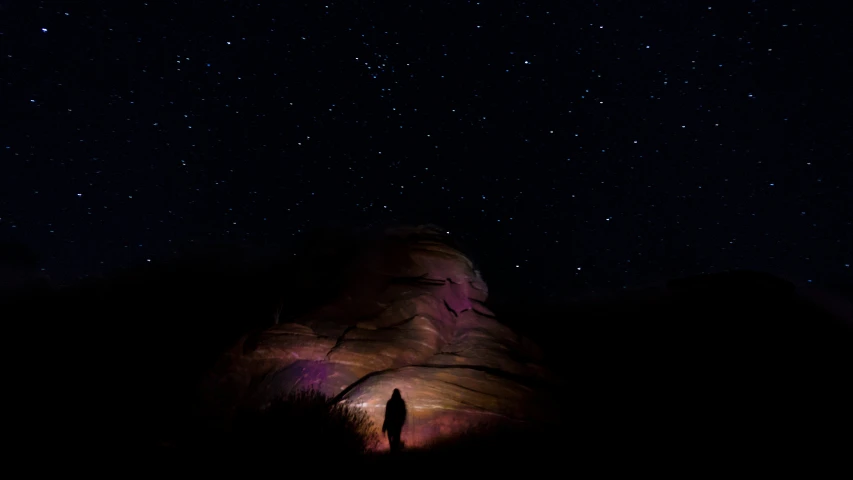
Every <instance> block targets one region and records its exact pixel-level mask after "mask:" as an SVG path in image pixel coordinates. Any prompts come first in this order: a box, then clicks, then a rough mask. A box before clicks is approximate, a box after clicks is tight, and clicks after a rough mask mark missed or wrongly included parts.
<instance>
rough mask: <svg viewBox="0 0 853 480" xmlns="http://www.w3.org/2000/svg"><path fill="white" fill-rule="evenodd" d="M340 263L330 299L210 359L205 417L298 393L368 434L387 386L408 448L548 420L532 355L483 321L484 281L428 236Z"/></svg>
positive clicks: (546, 383) (551, 411)
mask: <svg viewBox="0 0 853 480" xmlns="http://www.w3.org/2000/svg"><path fill="white" fill-rule="evenodd" d="M349 267H350V268H348V271H349V272H352V273H351V275H350V277H349V280H348V282H346V284H347V285H348V286H347V287H346V288H345V289H344V291H343V292H342V294H341V295H340V296H339V298H338V299H337V300H335V301H333V302H331V303H329V304H328V305H325V306H323V307H321V308H319V309H317V310H315V311H313V312H311V313H309V314H308V315H306V316H304V317H303V318H299V319H297V320H296V321H295V322H293V323H286V324H281V325H276V326H274V327H272V328H269V329H267V330H265V331H263V332H260V333H259V334H256V335H250V336H247V337H246V338H244V339H243V340H242V341H241V342H240V343H239V344H238V345H236V346H235V347H234V348H233V349H232V350H231V351H230V352H229V353H228V354H227V355H226V356H225V357H224V358H223V359H222V362H221V363H220V365H219V366H218V367H217V368H216V369H215V371H214V372H213V373H212V375H211V377H210V379H209V382H208V383H207V384H206V385H205V389H206V393H207V394H206V398H207V399H208V405H206V407H207V408H208V411H209V412H217V413H219V414H225V415H227V413H228V412H229V411H232V410H233V409H234V408H235V407H238V406H248V407H253V408H264V407H265V406H266V405H268V404H269V402H270V401H271V400H272V399H274V398H275V397H277V396H281V395H285V394H288V393H290V392H292V391H294V390H299V389H309V388H310V389H316V390H319V391H321V392H323V393H324V394H326V395H328V396H329V397H333V398H335V400H336V401H339V402H343V403H346V404H349V405H353V406H356V407H358V408H362V409H364V410H365V412H366V413H367V414H368V416H369V417H370V418H371V420H372V421H373V423H374V425H375V426H377V427H378V426H380V425H382V421H383V416H384V409H385V402H386V401H387V400H388V398H390V396H391V393H392V391H393V390H394V389H395V388H398V389H400V391H401V392H402V394H403V398H404V399H405V400H406V402H407V405H408V412H409V418H408V421H407V424H406V426H405V427H404V429H403V442H404V443H406V444H408V445H409V446H413V445H419V444H424V443H426V442H429V441H433V440H436V439H438V438H439V437H442V436H448V435H453V434H454V433H456V432H459V431H461V430H466V429H468V428H469V427H471V426H474V425H476V424H478V423H482V422H485V421H496V420H497V421H510V422H519V421H520V422H545V421H548V420H549V419H550V418H551V416H552V415H555V414H556V411H557V409H556V405H555V404H554V402H553V400H552V398H551V396H550V395H549V391H550V387H552V386H553V385H555V384H556V382H557V381H558V380H557V379H556V378H555V377H554V376H553V375H552V374H550V373H549V372H548V371H547V370H546V369H545V368H543V367H542V365H541V362H542V360H543V358H542V354H541V352H540V351H539V350H538V348H537V347H536V346H535V345H534V344H533V343H532V342H530V341H529V340H527V339H525V338H522V337H520V336H519V335H517V334H516V333H515V332H513V331H512V330H511V329H509V328H508V327H506V326H505V325H503V324H501V323H500V322H498V321H497V320H496V319H495V318H494V315H493V314H492V312H490V311H489V309H488V308H486V307H485V305H484V304H483V302H484V301H485V300H486V299H487V297H488V287H487V286H486V283H485V282H484V281H483V279H482V277H481V276H480V274H479V272H478V271H477V270H476V269H475V268H474V265H473V264H472V263H471V261H470V260H469V259H468V258H467V257H465V256H464V255H463V254H462V253H461V252H459V251H458V250H456V249H454V248H452V247H451V246H449V245H448V244H447V243H446V238H445V237H443V236H442V235H441V233H440V232H439V231H437V230H434V229H430V228H428V227H418V228H408V229H405V228H404V229H396V230H392V231H389V232H387V235H386V236H385V237H384V238H383V239H382V241H381V242H379V243H378V244H377V245H376V248H373V249H369V250H367V251H366V252H364V253H363V254H362V255H361V256H360V257H358V258H357V259H356V260H355V261H354V262H353V265H351V266H349ZM383 445H387V444H383Z"/></svg>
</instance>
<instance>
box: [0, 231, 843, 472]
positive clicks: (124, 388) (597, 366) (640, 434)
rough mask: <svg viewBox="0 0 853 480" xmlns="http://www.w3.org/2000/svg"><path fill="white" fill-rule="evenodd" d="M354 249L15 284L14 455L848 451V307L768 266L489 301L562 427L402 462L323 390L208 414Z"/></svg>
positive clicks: (452, 468) (224, 459) (244, 463)
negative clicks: (633, 286)
mask: <svg viewBox="0 0 853 480" xmlns="http://www.w3.org/2000/svg"><path fill="white" fill-rule="evenodd" d="M342 244H345V245H356V243H346V242H344V243H339V244H335V245H324V244H323V243H322V242H314V243H313V244H312V245H311V246H310V248H306V249H305V251H304V252H303V253H302V254H301V255H299V256H296V257H292V258H288V259H287V260H286V261H285V260H282V259H281V258H280V257H258V256H248V255H247V254H246V253H245V252H242V251H227V252H219V251H217V252H210V253H208V254H206V255H195V256H189V257H187V258H185V259H183V260H181V261H175V262H171V263H168V264H160V265H150V266H145V267H144V268H141V269H137V270H129V271H125V272H120V273H118V274H116V275H114V276H112V277H110V278H105V279H100V280H91V281H88V282H85V283H82V284H79V285H76V286H73V287H66V288H62V289H58V288H55V287H51V286H49V285H43V284H38V285H31V286H26V287H21V288H19V289H17V290H12V289H7V290H5V293H4V300H3V301H4V304H5V305H4V310H3V312H4V316H3V318H4V323H5V325H6V327H7V337H6V338H7V341H8V345H9V348H8V349H7V351H8V352H9V356H10V357H9V359H8V360H7V362H6V365H7V368H8V369H9V375H8V376H7V382H8V383H7V386H8V389H7V398H8V400H7V403H8V405H9V407H8V410H7V412H8V414H9V415H11V416H13V417H15V421H14V422H11V421H10V422H9V426H8V427H7V428H6V434H7V436H9V437H10V438H12V439H13V442H12V443H13V444H14V445H15V447H14V449H15V451H18V450H26V451H29V452H41V453H43V454H45V455H48V456H49V457H50V458H52V459H53V461H52V462H45V463H41V464H33V465H31V467H32V468H33V469H35V470H38V469H43V468H44V469H51V468H55V467H57V465H66V466H67V467H70V466H71V465H76V466H84V467H86V468H89V469H101V468H104V469H107V470H109V468H108V465H112V464H113V463H114V462H120V463H122V464H124V465H131V466H132V467H131V468H132V469H134V470H135V469H139V470H144V469H149V468H150V469H157V468H166V467H165V466H169V467H168V468H174V467H175V466H177V465H183V466H184V467H187V468H194V469H195V470H197V471H198V470H201V469H211V470H213V471H219V472H220V473H221V472H224V469H227V468H236V469H238V470H239V471H243V472H248V471H266V470H272V471H277V472H282V471H284V472H291V473H296V472H307V473H309V474H312V473H316V474H326V473H332V472H337V471H350V472H351V471H354V469H358V468H368V469H378V470H383V471H387V472H391V473H393V472H394V471H395V470H398V469H404V470H400V471H402V472H406V473H407V474H414V473H427V472H430V473H437V474H441V473H443V474H451V475H452V474H454V473H455V472H461V471H462V469H474V470H477V471H480V472H485V471H496V472H504V471H508V470H507V469H512V471H520V472H530V473H532V472H533V471H535V470H539V469H554V468H559V469H560V470H559V471H561V472H562V471H566V472H571V471H578V472H580V471H594V472H599V473H604V474H606V473H608V472H616V471H620V472H632V471H633V472H636V471H639V470H646V469H650V471H658V472H662V471H664V470H672V471H676V472H678V471H684V470H682V469H684V468H686V469H687V470H688V471H697V469H698V471H706V470H708V469H711V468H726V466H735V465H745V464H746V463H749V464H752V465H754V466H760V465H765V466H767V465H777V466H778V465H787V464H788V463H806V464H811V465H828V464H829V462H831V461H835V460H838V459H842V458H845V457H847V456H849V455H850V452H851V451H853V442H851V438H853V436H851V432H853V430H851V427H853V418H851V405H853V397H852V396H851V390H853V389H851V388H850V383H851V382H850V379H851V378H853V327H851V325H853V324H851V319H850V318H849V317H845V316H844V312H845V310H844V309H845V308H848V306H849V303H845V301H840V303H838V304H836V305H834V306H833V308H828V307H827V306H826V305H823V304H821V303H819V302H815V301H814V300H811V299H810V297H808V296H807V295H804V294H803V293H802V292H801V291H800V290H798V289H797V288H795V286H794V285H793V284H791V283H789V282H787V281H784V280H781V279H779V278H776V277H773V276H770V275H765V274H761V273H754V272H733V273H728V274H719V275H711V276H703V277H697V278H690V279H680V280H675V281H673V282H671V283H670V284H669V285H667V286H665V287H661V288H659V289H654V290H648V291H639V292H634V293H631V294H625V295H621V296H615V297H609V298H599V299H592V300H589V301H585V302H564V303H555V302H549V303H545V302H541V301H537V299H512V298H496V299H494V301H492V305H491V307H492V308H493V310H494V311H495V312H496V314H497V316H498V318H499V319H500V320H502V321H504V322H506V323H507V324H509V325H510V326H511V327H513V328H515V329H517V330H518V331H520V332H522V333H524V334H526V335H528V336H530V337H532V338H533V339H534V340H535V341H537V342H538V343H539V344H540V346H541V347H542V348H543V349H544V350H545V352H546V353H547V355H548V358H549V363H550V366H551V368H553V369H554V370H555V371H557V372H559V373H560V375H562V376H563V378H565V380H566V381H565V383H564V385H563V386H562V388H561V390H560V391H557V392H555V395H556V396H557V397H558V399H559V400H560V402H562V404H563V405H564V406H565V411H566V415H565V416H564V417H565V418H567V419H568V420H566V421H564V422H562V423H556V422H555V423H554V424H553V425H550V426H545V427H543V426H538V427H536V428H523V427H519V428H516V429H510V430H508V429H501V430H494V429H488V428H486V427H484V428H482V429H479V430H475V431H472V432H471V433H470V434H469V435H466V436H464V437H461V438H456V439H448V440H447V441H445V442H443V443H440V444H435V445H433V446H432V448H430V449H425V450H417V451H414V450H413V451H404V452H403V453H402V454H400V455H396V456H389V455H387V454H370V453H365V451H366V448H367V446H366V444H365V443H364V442H365V441H368V442H369V441H370V440H371V439H366V440H365V439H363V438H361V437H359V436H358V435H354V434H353V432H354V431H356V430H357V429H358V428H357V427H358V422H359V420H358V418H357V417H358V414H357V412H341V411H335V410H334V408H333V407H331V406H329V405H327V404H326V403H325V402H324V401H323V399H322V398H312V399H309V400H305V399H302V400H301V402H302V403H299V402H296V403H293V399H289V400H288V399H285V400H283V401H282V403H281V405H284V406H283V407H281V409H280V410H278V413H276V412H275V411H273V412H271V413H270V412H268V413H266V414H265V415H267V416H266V417H258V416H257V414H251V413H247V414H246V416H245V417H242V418H243V422H244V423H242V424H240V425H239V426H238V427H239V428H236V427H235V428H236V429H235V430H232V431H230V432H227V433H226V432H216V431H208V430H205V429H204V428H203V427H201V426H199V425H198V424H197V423H195V422H194V420H193V415H192V411H193V405H194V402H195V400H196V398H195V397H194V395H195V392H196V390H195V387H196V385H197V382H198V379H199V378H200V375H201V374H202V373H203V372H204V371H206V369H208V368H210V366H211V365H212V364H213V362H214V361H215V360H216V358H217V357H218V356H219V355H220V354H221V353H222V351H223V350H224V349H225V348H227V347H228V346H229V345H231V344H232V343H233V342H234V341H235V340H236V339H237V338H239V337H240V336H241V335H243V334H245V333H246V332H248V331H251V330H253V329H258V328H264V327H267V326H269V325H271V324H272V323H273V322H274V321H275V319H276V317H278V318H279V320H281V321H286V319H287V318H289V317H295V316H297V315H299V314H301V313H303V312H305V311H307V310H310V309H311V308H312V307H315V306H317V305H321V304H322V303H323V302H325V301H327V300H328V299H329V298H331V296H333V295H334V293H335V289H336V281H337V280H338V279H339V278H340V275H341V271H342V270H343V269H345V265H346V263H347V258H349V256H350V255H352V253H353V252H352V249H354V248H356V247H352V249H351V248H342V247H341V246H340V245H342ZM839 306H840V307H839ZM288 402H290V403H288ZM288 405H290V406H288ZM294 405H295V406H294ZM353 425H355V427H353ZM373 440H375V441H384V439H373ZM22 458H23V457H22ZM107 460H109V461H107ZM413 469H415V470H413ZM590 469H592V470H590ZM117 472H119V473H121V474H125V473H131V471H130V470H127V469H120V470H117Z"/></svg>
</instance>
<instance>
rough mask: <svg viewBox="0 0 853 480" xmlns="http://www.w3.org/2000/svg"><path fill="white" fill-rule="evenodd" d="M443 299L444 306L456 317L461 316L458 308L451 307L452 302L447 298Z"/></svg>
mask: <svg viewBox="0 0 853 480" xmlns="http://www.w3.org/2000/svg"><path fill="white" fill-rule="evenodd" d="M442 301H443V302H444V308H446V309H447V310H448V311H449V312H450V313H452V314H453V316H454V317H458V316H459V314H458V313H456V310H454V309H453V307H451V306H450V304H449V303H447V300H442Z"/></svg>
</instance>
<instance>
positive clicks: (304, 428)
mask: <svg viewBox="0 0 853 480" xmlns="http://www.w3.org/2000/svg"><path fill="white" fill-rule="evenodd" d="M228 437H229V438H230V440H229V441H227V442H224V443H223V444H221V446H230V447H231V448H229V454H230V455H234V454H236V455H238V456H240V457H243V458H245V457H247V456H248V457H249V458H251V457H257V456H259V455H260V456H265V455H275V456H279V457H281V456H292V457H294V458H296V457H299V458H303V459H304V458H315V457H320V456H322V457H329V458H356V457H358V456H360V455H362V454H364V453H365V452H367V451H368V450H369V449H370V448H372V447H373V446H374V445H375V444H376V442H378V440H379V439H378V436H377V435H376V434H375V429H374V428H373V424H372V422H371V421H370V420H369V419H368V417H367V416H366V414H365V413H364V412H362V411H361V410H358V409H355V408H351V407H347V406H344V405H340V404H336V403H334V402H332V401H330V400H329V398H327V397H326V396H325V395H323V394H322V393H319V392H316V391H313V390H309V391H300V392H297V393H293V394H290V395H287V396H283V397H279V398H277V399H275V400H274V401H273V402H272V403H271V404H270V405H269V406H267V407H266V408H264V409H262V410H256V409H243V410H240V411H238V412H237V413H236V415H235V419H234V423H233V425H232V428H231V432H230V433H229V434H228Z"/></svg>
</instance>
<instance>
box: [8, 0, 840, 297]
mask: <svg viewBox="0 0 853 480" xmlns="http://www.w3.org/2000/svg"><path fill="white" fill-rule="evenodd" d="M819 3H821V2H789V1H775V0H774V1H756V0H752V1H750V0H743V1H728V2H718V1H706V2H692V1H691V2H688V1H643V2H640V1H624V2H617V1H604V0H601V1H598V2H595V1H593V0H583V1H559V2H558V1H553V2H520V1H517V2H505V1H480V2H474V1H453V2H446V1H437V0H436V1H428V2H390V1H389V2H368V1H344V2H331V1H329V2H323V1H316V2H315V1H311V2H304V3H303V2H284V1H263V2H259V1H257V0H255V1H251V2H249V1H222V0H206V1H196V2H190V1H179V2H172V1H160V0H149V1H138V0H128V1H121V2H119V1H109V2H94V1H92V2H70V1H67V2H37V1H5V0H4V1H0V34H2V35H0V57H1V58H0V105H2V108H3V122H2V123H1V124H0V125H2V128H0V154H1V155H2V164H0V169H1V170H0V241H6V242H19V243H23V244H25V245H27V246H29V247H30V248H31V249H32V250H33V251H35V252H36V253H37V254H38V255H39V257H40V260H39V262H40V264H39V268H43V269H44V272H45V273H46V274H47V275H49V276H50V278H51V279H52V280H54V281H56V282H57V283H67V282H72V281H74V280H75V279H78V278H80V277H83V276H86V275H94V274H103V273H106V272H110V271H112V270H114V269H116V268H121V267H127V266H130V265H136V264H145V263H146V262H147V261H151V262H160V261H164V260H166V259H168V258H170V257H172V256H174V255H175V252H179V251H183V250H184V249H186V248H188V246H190V247H192V246H211V245H221V244H229V245H242V246H247V247H265V248H266V247H279V246H280V247H285V248H286V247H288V246H291V245H292V244H293V243H294V241H295V240H297V239H298V238H300V236H302V235H304V234H305V233H306V232H308V231H311V230H312V229H315V228H319V227H338V226H343V227H367V226H376V225H392V224H396V223H405V224H419V223H434V224H437V225H440V226H442V227H443V228H445V229H446V230H448V231H450V232H451V234H452V235H454V236H455V237H457V238H458V239H459V240H460V241H461V242H462V244H463V245H464V246H465V247H466V248H467V249H468V253H470V254H471V255H472V257H473V258H474V259H475V261H476V262H477V263H478V264H479V265H480V267H481V270H482V271H483V275H484V277H485V279H486V281H487V282H489V283H490V284H491V285H493V286H495V285H497V286H499V287H500V288H503V289H505V290H506V289H521V290H519V291H521V292H523V293H524V292H538V293H542V294H545V295H568V294H574V293H578V292H600V291H618V290H621V289H622V288H625V287H628V288H631V287H634V286H641V285H646V284H649V283H654V282H658V281H661V280H663V279H667V278H672V277H680V276H686V275H693V274H700V273H710V272H719V271H724V270H728V269H735V268H740V269H755V270H762V271H767V272H772V273H777V274H783V275H786V276H788V277H791V278H796V279H801V280H802V281H812V282H813V283H814V284H815V285H821V284H823V285H853V269H851V267H850V264H851V263H853V194H851V189H850V184H851V181H852V180H853V156H851V151H853V120H851V118H853V114H851V112H853V99H851V93H850V90H851V88H850V87H851V85H853V75H851V68H853V67H851V63H853V61H851V45H853V42H851V38H850V35H849V34H848V33H847V30H849V26H848V25H847V23H846V22H848V21H849V13H850V12H847V13H845V12H843V11H839V10H835V11H830V10H826V11H818V10H816V9H817V8H823V7H821V6H820V5H816V4H819ZM827 3H828V2H827ZM827 8H828V7H827ZM841 8H848V9H849V6H846V7H841Z"/></svg>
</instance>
